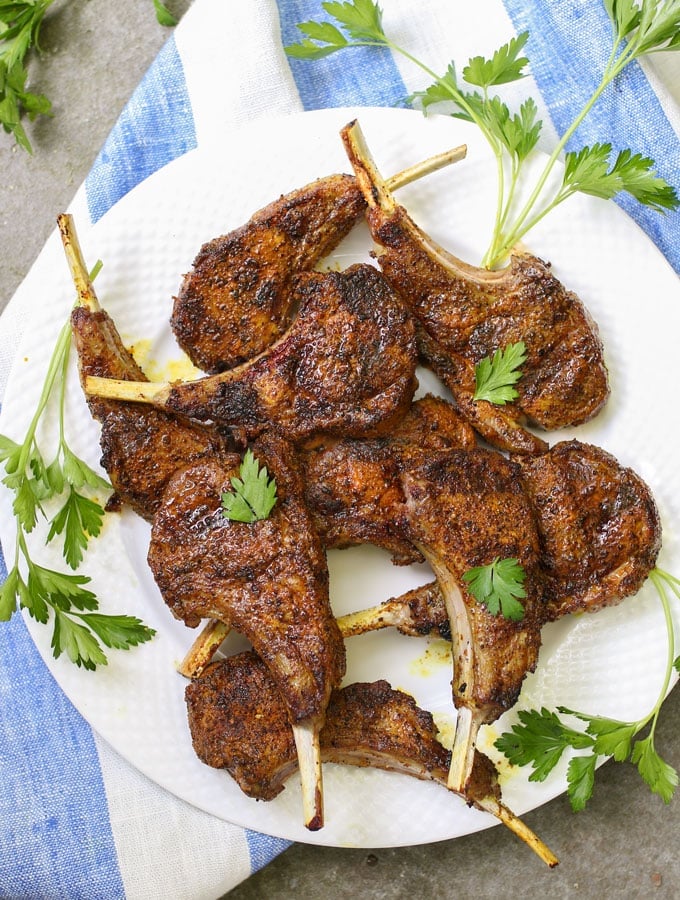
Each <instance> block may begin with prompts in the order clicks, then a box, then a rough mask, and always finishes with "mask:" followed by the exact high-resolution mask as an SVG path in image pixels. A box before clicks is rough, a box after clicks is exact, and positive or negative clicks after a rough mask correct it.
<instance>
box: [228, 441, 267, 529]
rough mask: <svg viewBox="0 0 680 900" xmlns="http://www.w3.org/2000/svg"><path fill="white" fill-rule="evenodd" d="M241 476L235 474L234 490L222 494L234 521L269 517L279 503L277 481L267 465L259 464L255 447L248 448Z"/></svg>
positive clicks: (242, 464) (251, 520)
mask: <svg viewBox="0 0 680 900" xmlns="http://www.w3.org/2000/svg"><path fill="white" fill-rule="evenodd" d="M239 476H240V477H239V478H236V477H234V478H232V479H231V484H232V487H233V488H234V490H233V491H225V492H224V493H223V494H222V511H223V513H224V516H225V518H227V519H230V520H231V521H233V522H257V521H259V520H260V519H266V518H268V517H269V514H270V513H271V511H272V509H273V508H274V504H275V503H276V481H275V480H274V479H273V478H270V477H269V472H268V471H267V468H266V466H262V468H260V464H259V462H258V461H257V459H255V455H254V453H253V451H252V450H250V449H248V450H246V452H245V455H244V457H243V460H242V461H241V465H240V467H239Z"/></svg>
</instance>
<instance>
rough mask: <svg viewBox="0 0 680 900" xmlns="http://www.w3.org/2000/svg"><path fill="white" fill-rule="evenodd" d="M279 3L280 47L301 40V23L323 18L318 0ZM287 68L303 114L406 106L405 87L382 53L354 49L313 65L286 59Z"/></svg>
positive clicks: (388, 56)
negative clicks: (302, 108) (350, 108)
mask: <svg viewBox="0 0 680 900" xmlns="http://www.w3.org/2000/svg"><path fill="white" fill-rule="evenodd" d="M277 3H278V7H279V18H280V20H281V40H282V41H283V45H284V47H285V46H287V45H288V44H295V43H298V42H299V41H300V40H301V38H302V33H301V32H300V31H299V30H298V29H297V28H296V25H297V24H298V23H299V22H308V21H310V20H314V21H322V20H323V19H324V18H325V16H324V14H323V11H322V10H321V5H320V3H319V2H318V0H277ZM320 13H321V15H320ZM289 63H290V68H291V71H292V73H293V78H294V79H295V83H296V85H297V89H298V92H299V94H300V99H301V101H302V105H303V107H304V108H305V109H325V108H327V107H333V108H335V107H339V106H405V105H407V102H406V101H407V96H408V91H407V89H406V85H405V84H404V82H403V80H402V77H401V75H400V73H399V70H398V68H397V66H396V64H395V62H394V59H393V57H392V53H391V52H390V51H389V50H388V49H386V48H378V49H376V48H375V47H357V48H356V49H351V50H341V51H339V52H338V53H334V54H333V55H331V56H327V57H325V58H324V59H320V60H317V61H315V62H309V61H305V60H299V59H290V58H289Z"/></svg>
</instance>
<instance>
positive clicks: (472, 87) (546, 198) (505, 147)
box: [285, 0, 680, 268]
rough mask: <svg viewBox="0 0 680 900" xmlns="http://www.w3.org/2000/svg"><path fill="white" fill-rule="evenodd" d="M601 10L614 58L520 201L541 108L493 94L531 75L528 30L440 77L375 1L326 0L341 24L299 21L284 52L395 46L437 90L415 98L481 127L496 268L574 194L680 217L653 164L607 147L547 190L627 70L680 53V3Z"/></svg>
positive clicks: (616, 2) (629, 1)
mask: <svg viewBox="0 0 680 900" xmlns="http://www.w3.org/2000/svg"><path fill="white" fill-rule="evenodd" d="M603 2H604V5H605V8H606V10H607V12H608V14H609V17H610V18H611V20H612V26H613V29H612V46H611V52H610V54H609V58H608V60H607V63H606V65H605V67H604V69H603V71H602V73H601V76H600V81H599V83H598V85H597V87H596V88H595V90H594V91H593V93H592V95H591V96H590V98H589V99H588V101H587V102H586V103H585V105H584V106H583V108H582V109H581V110H580V111H579V113H578V114H577V115H576V117H575V118H574V120H573V122H572V123H571V125H570V126H569V127H568V128H567V130H566V131H565V133H564V135H563V136H562V138H561V139H560V140H559V141H558V143H557V145H556V146H555V148H554V150H553V152H552V153H551V155H550V156H549V158H548V159H547V161H546V163H545V165H544V167H543V169H542V171H541V172H540V174H539V175H538V177H537V179H536V181H535V185H534V187H533V188H532V189H530V190H529V191H527V195H526V199H525V201H524V202H523V203H522V199H521V198H518V196H517V191H518V188H519V185H520V174H521V173H523V168H524V163H525V162H526V160H527V158H528V157H529V155H530V154H531V151H532V150H533V149H534V148H535V147H536V144H537V143H538V139H539V136H540V133H541V127H542V125H541V121H540V120H538V119H537V117H536V112H537V107H536V103H535V101H534V100H533V99H531V98H528V99H526V100H525V101H524V102H523V103H522V104H521V106H520V108H519V111H518V112H515V113H512V112H511V111H510V109H509V108H508V106H507V104H506V103H505V102H504V101H503V100H502V99H501V98H500V97H499V96H498V95H496V94H493V93H491V92H490V89H491V88H494V87H497V86H498V85H503V84H507V83H509V82H513V81H518V80H519V79H521V78H524V77H525V75H526V67H527V66H528V64H529V60H528V58H527V57H526V56H524V55H523V50H524V46H525V44H526V42H527V40H528V37H529V35H528V32H523V33H522V34H520V35H518V36H517V37H516V38H513V39H512V40H511V41H508V43H507V44H504V45H503V46H502V47H500V48H499V49H498V50H497V51H496V52H495V53H493V54H492V56H491V57H490V58H489V59H485V58H484V57H482V56H475V57H472V58H471V59H470V60H469V61H468V64H467V66H465V67H463V69H462V72H461V73H460V77H459V73H458V70H457V68H456V65H455V63H454V62H451V63H450V65H449V67H448V69H447V71H446V72H445V74H444V75H437V74H436V73H435V72H434V71H432V69H430V68H429V67H428V66H427V65H426V64H425V63H424V62H422V61H421V60H418V59H416V58H415V57H413V56H412V54H410V53H409V52H408V50H406V49H404V48H403V47H401V46H399V45H398V44H395V43H394V42H393V41H392V40H390V38H389V37H387V35H386V34H385V32H384V29H383V24H382V11H381V9H380V7H379V6H378V4H377V3H376V2H374V0H351V2H346V3H338V2H323V3H322V4H321V6H322V8H323V9H324V10H325V12H326V13H328V15H330V16H331V17H332V18H333V19H334V20H335V22H336V23H337V25H334V24H333V23H332V22H313V21H310V22H302V23H300V24H299V25H298V28H299V30H300V31H301V32H302V34H303V39H302V40H301V41H300V42H299V43H296V44H291V45H290V46H288V47H286V48H285V49H286V53H288V55H289V56H291V57H293V58H295V59H307V60H314V59H320V58H322V57H324V56H328V55H329V54H331V53H335V52H337V51H339V50H344V49H347V48H350V47H365V46H372V47H389V48H390V49H391V50H393V51H394V52H395V53H399V54H401V55H402V56H404V57H406V58H407V59H409V60H410V61H411V62H412V63H414V64H415V65H417V66H418V67H419V68H420V69H422V70H423V71H424V72H425V73H426V74H427V75H428V76H429V77H430V78H432V84H431V85H430V86H429V87H428V88H427V89H426V90H424V91H422V92H418V93H417V94H416V96H415V98H414V99H416V100H418V101H419V103H420V104H421V105H422V107H423V108H424V109H426V110H427V108H428V107H431V106H434V105H439V104H442V103H445V104H448V105H449V106H450V105H451V104H452V105H453V112H452V113H451V115H453V116H454V117H456V118H460V119H465V120H467V121H469V122H474V123H475V124H476V125H477V126H478V127H479V129H480V130H481V132H482V134H483V135H484V138H485V139H486V141H487V143H488V144H489V146H490V148H491V150H492V152H493V154H494V157H495V160H496V173H497V180H498V202H497V208H496V217H495V221H494V226H493V233H492V236H491V241H490V243H489V246H488V249H487V251H486V253H485V255H484V258H483V260H482V263H483V265H484V266H486V267H487V268H494V267H495V266H497V265H498V264H499V263H501V262H502V261H503V260H504V259H506V258H507V256H508V255H509V254H510V252H511V250H512V248H513V247H514V246H515V245H516V244H517V242H518V241H519V240H520V239H521V238H522V237H524V235H526V234H527V233H528V232H529V231H530V230H531V229H532V228H533V227H534V226H535V225H536V224H537V223H538V222H540V221H541V219H542V218H543V217H544V216H545V215H546V214H547V213H549V212H550V211H551V210H552V209H554V208H555V207H556V206H558V205H559V204H560V203H562V202H564V200H566V199H567V198H568V197H569V196H571V195H572V194H573V193H575V192H576V191H581V192H584V193H586V194H594V195H595V196H597V197H604V198H611V197H614V196H615V195H616V194H618V193H619V192H620V191H627V192H628V193H629V194H631V195H632V196H633V197H635V198H636V199H637V200H638V201H639V202H640V203H642V204H643V205H645V206H649V207H651V208H652V209H655V210H658V211H663V210H667V209H671V210H673V209H677V207H678V205H680V198H678V195H677V193H676V190H675V189H674V188H673V187H671V186H670V185H669V184H668V183H667V182H666V181H665V180H664V179H663V178H661V177H659V176H658V175H657V174H656V173H655V168H654V167H655V163H654V161H653V160H652V159H649V158H648V157H645V156H642V155H641V154H639V153H634V152H633V151H632V150H628V149H624V150H622V151H620V152H619V153H618V155H617V156H616V158H615V159H614V160H613V161H612V158H611V156H612V147H611V145H610V144H608V143H606V142H601V143H596V144H594V145H593V146H592V147H583V148H582V149H581V150H579V151H577V152H572V151H570V152H567V153H565V155H564V161H565V169H564V176H563V180H562V183H561V184H560V185H558V186H557V187H556V188H551V187H550V185H551V183H552V182H553V179H551V175H552V172H553V170H554V168H555V164H556V162H557V160H558V159H559V158H560V157H561V156H562V154H563V153H564V150H565V147H566V145H567V143H568V142H569V141H570V140H571V138H572V137H573V135H574V133H575V132H576V130H577V129H578V127H579V126H580V124H581V123H582V122H583V120H584V119H585V118H586V116H587V115H588V113H589V112H590V110H591V109H592V108H593V106H594V105H595V103H596V102H597V100H598V99H599V97H600V96H601V95H602V93H603V91H604V90H605V89H606V88H607V87H608V86H609V85H610V84H611V83H612V82H613V81H614V79H615V78H617V76H619V75H620V74H621V72H622V71H623V70H624V69H625V68H626V66H628V64H629V63H631V62H632V61H633V60H636V59H640V58H641V57H643V56H646V55H647V54H649V53H654V52H656V51H659V50H665V51H671V50H678V49H680V0H665V2H664V0H642V2H641V3H639V4H636V3H634V2H633V0H603ZM337 26H339V27H337ZM440 108H441V107H440ZM518 201H519V202H518Z"/></svg>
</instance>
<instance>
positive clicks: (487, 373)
mask: <svg viewBox="0 0 680 900" xmlns="http://www.w3.org/2000/svg"><path fill="white" fill-rule="evenodd" d="M526 350H527V348H526V346H525V344H524V341H518V342H517V343H516V344H508V345H507V347H505V348H503V349H501V348H500V347H499V348H498V349H497V350H496V351H494V353H493V355H492V356H485V357H484V359H480V361H479V362H478V363H477V365H476V366H475V392H474V394H473V395H472V399H473V400H487V401H488V402H489V403H494V404H495V405H497V406H504V405H505V404H506V403H510V402H511V401H512V400H515V399H516V398H517V396H518V394H517V389H516V388H515V385H516V384H517V382H518V381H519V379H520V378H521V377H522V366H523V365H524V363H525V362H526V358H527V353H526Z"/></svg>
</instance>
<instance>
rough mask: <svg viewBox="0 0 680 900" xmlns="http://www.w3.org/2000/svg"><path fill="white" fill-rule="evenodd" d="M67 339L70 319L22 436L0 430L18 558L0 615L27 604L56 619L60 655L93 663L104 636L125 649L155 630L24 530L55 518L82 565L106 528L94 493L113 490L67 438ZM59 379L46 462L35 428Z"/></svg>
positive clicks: (42, 618)
mask: <svg viewBox="0 0 680 900" xmlns="http://www.w3.org/2000/svg"><path fill="white" fill-rule="evenodd" d="M70 344H71V326H70V322H69V323H67V324H66V325H64V327H63V328H62V330H61V332H60V334H59V338H58V340H57V344H56V346H55V349H54V352H53V354H52V359H51V360H50V364H49V366H48V370H47V375H46V377H45V382H44V385H43V389H42V393H41V395H40V400H39V401H38V406H37V408H36V411H35V413H34V415H33V418H32V419H31V422H30V424H29V426H28V430H27V431H26V435H25V437H24V439H23V441H22V442H21V443H17V442H16V441H13V440H11V439H10V438H8V437H6V436H5V435H0V462H2V463H3V464H4V468H5V472H6V474H5V477H4V478H3V480H2V481H3V484H4V485H5V486H6V487H7V488H9V489H10V490H11V491H12V492H13V494H14V501H13V506H12V508H13V511H14V515H15V517H16V523H17V537H16V549H15V554H14V562H13V565H12V567H11V568H10V570H9V572H8V575H7V579H6V581H5V582H4V584H3V585H2V587H1V588H0V621H8V620H9V619H10V618H11V617H12V615H13V614H14V612H15V611H16V609H17V608H21V609H25V610H27V612H28V613H29V614H30V615H31V616H32V617H33V618H34V619H35V620H36V621H37V622H40V623H42V624H44V625H45V624H47V623H48V622H49V621H50V619H52V622H53V634H52V651H53V653H54V656H55V658H58V657H59V656H61V654H62V653H66V655H67V656H68V658H69V659H70V660H71V662H73V663H75V664H76V665H77V666H82V667H83V668H85V669H95V668H96V667H97V666H98V665H105V664H106V662H107V658H106V655H105V653H104V651H103V650H102V647H101V644H104V645H105V646H106V647H111V648H118V649H128V648H129V647H133V646H136V645H137V644H141V643H143V642H144V641H148V640H150V639H151V637H153V635H154V634H155V632H154V631H153V630H152V629H151V628H148V627H147V626H146V625H144V624H143V623H142V622H141V621H140V620H139V619H138V618H136V617H134V616H123V615H120V616H119V615H113V616H112V615H104V614H102V613H99V612H97V609H98V607H99V604H98V601H97V598H96V597H95V595H94V594H93V593H92V592H91V591H90V590H88V589H87V588H86V587H85V585H87V584H89V582H90V579H89V578H88V577H87V576H85V575H77V574H69V573H66V572H58V571H55V570H53V569H47V568H45V567H44V566H41V565H39V564H38V563H36V562H35V561H34V560H33V559H32V558H31V555H30V553H29V549H28V544H27V542H26V535H27V534H30V533H31V532H32V531H33V530H34V528H35V527H36V525H37V524H38V520H39V518H40V517H43V518H45V519H46V520H47V521H49V523H50V527H49V531H48V535H47V540H48V541H51V540H53V539H55V538H56V537H57V536H61V537H62V540H63V548H62V554H63V556H64V559H65V561H66V563H67V564H68V566H69V567H70V568H71V569H74V570H75V569H77V568H78V566H79V565H80V563H81V561H82V559H83V553H84V551H85V549H86V548H87V544H88V541H89V539H90V538H92V537H97V535H98V534H99V533H100V531H101V528H102V521H103V518H104V509H103V507H102V506H101V504H100V502H99V500H98V499H97V496H96V495H98V494H101V493H104V492H108V491H110V490H111V486H110V485H109V483H108V482H107V481H105V480H104V479H103V478H102V477H101V476H100V475H98V474H97V473H96V472H95V471H94V470H93V469H91V468H90V466H89V465H88V464H87V463H86V462H84V461H83V460H82V459H80V458H79V457H78V456H77V455H76V454H75V453H74V452H73V450H71V448H70V447H69V445H68V443H67V442H66V436H65V429H64V397H65V389H66V369H67V366H68V359H69V349H70ZM57 385H58V391H59V395H58V403H59V439H58V446H57V449H56V452H55V454H54V458H53V459H52V461H51V462H49V463H47V462H46V461H45V457H44V455H43V453H42V451H41V449H40V447H39V445H38V441H37V437H36V435H37V431H38V426H39V423H40V420H41V418H42V416H43V413H44V412H45V410H46V409H47V407H48V404H49V402H50V399H51V398H52V396H53V391H54V390H55V387H56V386H57ZM88 495H89V496H88ZM59 504H61V505H59ZM54 505H58V509H57V511H56V512H55V513H54V514H52V515H48V513H47V512H46V509H47V508H48V507H52V506H54ZM100 641H101V643H100Z"/></svg>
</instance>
